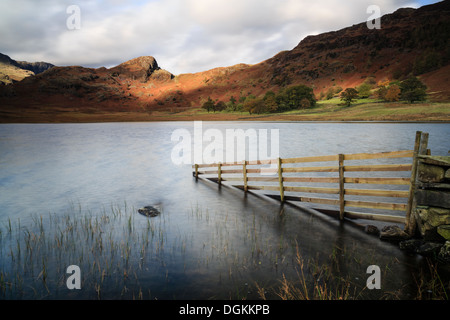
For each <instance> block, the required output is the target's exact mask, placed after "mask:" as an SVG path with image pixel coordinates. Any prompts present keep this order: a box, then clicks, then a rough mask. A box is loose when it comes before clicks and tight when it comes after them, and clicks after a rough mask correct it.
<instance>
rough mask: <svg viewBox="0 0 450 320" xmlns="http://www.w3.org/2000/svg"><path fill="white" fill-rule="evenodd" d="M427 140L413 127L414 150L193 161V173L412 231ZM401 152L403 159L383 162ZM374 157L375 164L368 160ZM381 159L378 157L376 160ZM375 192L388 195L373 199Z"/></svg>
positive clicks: (219, 181) (342, 217) (425, 134)
mask: <svg viewBox="0 0 450 320" xmlns="http://www.w3.org/2000/svg"><path fill="white" fill-rule="evenodd" d="M427 144H428V134H427V133H422V132H420V131H418V132H417V133H416V139H415V145H414V149H413V150H400V151H390V152H379V153H357V154H337V155H328V156H314V157H301V158H277V159H270V160H257V161H242V162H237V163H216V164H195V165H194V166H193V168H194V172H193V175H194V176H195V177H196V178H197V179H199V178H200V179H208V180H210V181H214V182H217V183H218V184H223V183H227V184H228V185H231V186H233V187H236V188H239V189H242V190H243V191H245V192H256V191H258V192H259V191H262V193H263V194H264V195H266V196H269V197H271V198H274V199H278V200H279V201H281V202H286V201H288V202H291V201H295V202H300V203H309V204H317V205H327V206H332V207H334V208H335V210H336V211H337V212H338V213H339V218H340V219H341V220H343V219H344V218H345V217H348V218H359V219H367V220H378V221H385V222H395V223H404V224H405V230H406V231H408V232H409V233H411V232H412V229H413V228H414V225H415V222H414V217H413V215H412V214H411V212H412V208H413V200H414V199H413V198H414V189H415V180H416V172H417V157H418V155H419V154H426V153H429V150H427ZM401 158H403V159H406V160H405V161H407V162H406V163H386V162H389V161H390V160H392V159H401ZM374 159H376V160H377V161H378V163H377V164H374V163H373V161H372V160H374ZM387 159H388V160H387ZM380 161H381V162H383V163H382V164H379V162H380ZM371 162H372V163H371ZM324 163H325V165H323V164H324ZM380 173H381V174H382V175H381V176H380ZM268 192H269V193H268ZM274 192H275V193H274ZM324 195H326V196H324ZM358 198H363V199H362V200H360V199H358ZM380 198H384V199H392V200H391V201H386V200H384V201H377V200H378V199H380ZM394 199H395V201H394ZM349 208H364V209H370V210H373V209H375V210H373V211H377V210H383V211H386V210H387V211H389V212H397V214H392V213H391V214H385V213H374V212H358V211H354V209H351V210H349Z"/></svg>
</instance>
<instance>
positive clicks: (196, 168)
mask: <svg viewBox="0 0 450 320" xmlns="http://www.w3.org/2000/svg"><path fill="white" fill-rule="evenodd" d="M195 178H196V179H198V164H195Z"/></svg>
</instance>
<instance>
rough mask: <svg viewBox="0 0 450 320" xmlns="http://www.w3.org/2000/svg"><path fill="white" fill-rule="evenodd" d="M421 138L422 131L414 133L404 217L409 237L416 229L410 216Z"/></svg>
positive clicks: (413, 219) (414, 222)
mask: <svg viewBox="0 0 450 320" xmlns="http://www.w3.org/2000/svg"><path fill="white" fill-rule="evenodd" d="M421 137H422V131H417V132H416V140H415V143H414V153H413V160H412V167H411V179H410V182H409V194H408V203H407V205H406V217H405V231H406V233H408V234H409V235H412V234H413V233H414V229H415V227H416V219H415V217H414V215H413V214H412V210H413V206H414V192H415V190H416V175H417V165H418V155H419V152H420V145H421V143H420V140H421Z"/></svg>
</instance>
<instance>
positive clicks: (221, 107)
mask: <svg viewBox="0 0 450 320" xmlns="http://www.w3.org/2000/svg"><path fill="white" fill-rule="evenodd" d="M226 108H227V105H226V104H225V102H223V101H218V102H217V103H216V104H215V106H214V112H215V111H223V110H225V109H226Z"/></svg>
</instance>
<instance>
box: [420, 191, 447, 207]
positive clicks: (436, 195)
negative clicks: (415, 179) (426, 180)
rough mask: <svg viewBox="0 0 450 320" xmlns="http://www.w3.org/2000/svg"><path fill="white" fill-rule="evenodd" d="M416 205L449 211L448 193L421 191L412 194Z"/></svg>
mask: <svg viewBox="0 0 450 320" xmlns="http://www.w3.org/2000/svg"><path fill="white" fill-rule="evenodd" d="M414 196H415V199H416V202H417V205H419V206H433V207H441V208H449V209H450V192H449V191H448V190H423V189H418V190H416V192H415V193H414Z"/></svg>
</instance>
